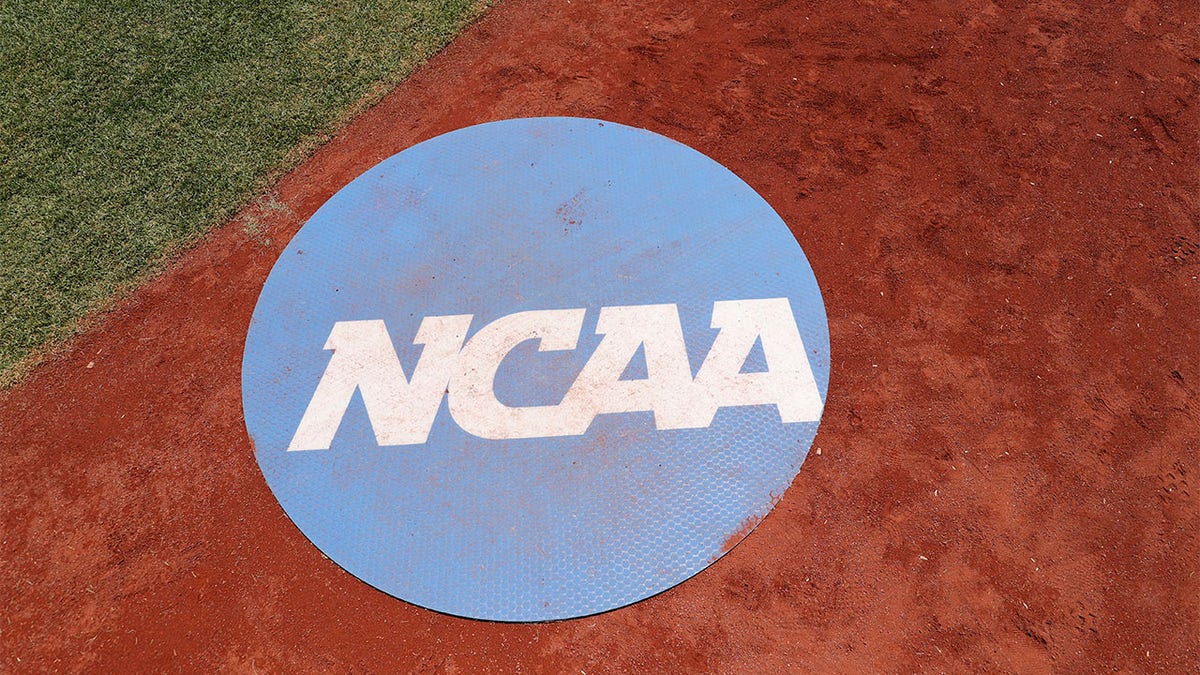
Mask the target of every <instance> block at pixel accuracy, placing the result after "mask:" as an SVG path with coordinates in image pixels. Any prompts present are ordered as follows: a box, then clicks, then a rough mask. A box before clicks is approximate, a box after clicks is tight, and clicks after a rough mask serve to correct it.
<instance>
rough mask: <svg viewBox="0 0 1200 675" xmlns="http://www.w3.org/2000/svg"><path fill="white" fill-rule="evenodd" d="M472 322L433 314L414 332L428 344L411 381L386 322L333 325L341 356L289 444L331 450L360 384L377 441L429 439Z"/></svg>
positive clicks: (333, 342) (330, 345) (332, 345)
mask: <svg viewBox="0 0 1200 675" xmlns="http://www.w3.org/2000/svg"><path fill="white" fill-rule="evenodd" d="M470 326H471V315H470V314H465V315H459V316H427V317H425V319H424V320H422V321H421V326H420V327H419V328H418V329H417V335H416V338H414V339H413V344H417V345H425V347H424V348H423V349H422V350H421V357H420V359H418V360H417V366H416V367H415V368H413V376H412V380H411V381H410V380H408V379H407V378H406V377H405V376H404V368H402V367H401V366H400V359H399V357H397V356H396V348H395V347H394V346H392V339H391V337H390V336H388V332H387V327H386V326H384V323H383V322H382V321H379V320H372V321H338V322H337V323H335V324H333V330H331V331H330V332H329V339H328V340H327V341H326V342H325V349H331V350H333V356H332V357H331V358H330V359H329V365H328V366H326V367H325V374H324V375H322V376H321V381H320V382H319V383H318V384H317V390H316V392H315V393H314V394H313V397H312V400H311V401H309V403H308V408H307V409H306V410H305V411H304V417H302V418H301V419H300V426H299V427H298V428H297V429H296V434H295V436H293V437H292V442H291V444H289V445H288V450H328V449H329V445H330V444H331V443H332V442H333V436H334V434H336V433H337V428H338V426H340V425H341V423H342V417H343V416H345V414H346V407H347V406H349V405H350V399H351V397H352V396H354V390H355V389H358V390H359V391H361V392H362V398H363V404H364V405H365V406H366V408H367V418H368V419H369V420H370V422H371V428H372V429H373V430H374V431H375V442H377V443H378V444H379V445H411V444H414V443H424V442H425V441H426V439H428V438H429V430H430V429H431V428H433V418H434V417H435V416H436V415H437V410H438V406H440V405H441V403H442V396H443V394H444V393H445V391H446V385H447V383H449V381H450V376H451V374H452V373H453V370H454V364H455V361H456V360H457V358H458V353H459V350H460V349H461V347H462V343H463V340H464V339H465V338H466V336H467V329H468V328H469V327H470Z"/></svg>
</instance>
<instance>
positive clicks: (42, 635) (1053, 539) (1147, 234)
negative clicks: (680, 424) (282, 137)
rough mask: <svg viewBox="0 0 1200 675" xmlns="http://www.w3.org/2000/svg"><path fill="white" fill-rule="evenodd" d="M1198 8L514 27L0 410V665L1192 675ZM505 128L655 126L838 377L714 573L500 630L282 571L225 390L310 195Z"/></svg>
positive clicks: (815, 14)
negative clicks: (717, 196)
mask: <svg viewBox="0 0 1200 675" xmlns="http://www.w3.org/2000/svg"><path fill="white" fill-rule="evenodd" d="M1198 11H1200V5H1197V4H1195V3H1182V2H1180V3H1155V2H1151V1H1148V0H1134V1H1133V2H1132V3H1113V4H1100V3H1096V4H1090V3H1070V2H1060V1H1056V0H1043V1H1034V2H1028V3H1015V2H1005V3H1000V4H993V3H992V2H988V1H986V0H983V1H979V0H975V1H967V2H939V3H930V4H922V5H921V6H920V8H914V7H910V6H909V5H908V4H907V3H899V2H889V1H886V0H881V1H877V2H871V1H867V2H857V3H841V2H829V3H787V2H779V1H778V0H737V1H736V2H712V1H705V0H702V1H700V2H692V1H689V2H677V1H675V0H656V1H654V2H648V3H643V2H630V1H628V0H601V1H598V2H583V1H582V0H574V1H568V0H559V1H556V2H536V1H534V0H504V2H502V3H501V4H499V5H498V6H496V7H495V8H494V9H492V10H491V11H490V13H489V14H487V15H486V17H485V18H484V19H482V20H481V21H480V22H478V23H477V24H476V25H474V26H473V27H471V28H470V29H469V30H468V31H467V32H466V33H465V34H464V35H463V36H462V37H461V38H460V39H459V40H457V41H456V42H454V43H453V44H452V45H451V46H450V47H449V48H448V49H447V50H445V51H444V52H443V53H442V54H440V55H439V56H438V57H436V58H435V59H434V60H433V61H432V62H431V63H430V64H429V65H428V66H426V67H425V68H423V69H422V70H420V71H419V72H418V73H417V74H416V75H414V76H413V77H411V78H410V79H409V80H408V81H406V82H405V83H404V84H403V85H401V86H400V87H399V88H398V89H397V90H396V91H395V92H393V93H392V94H390V95H389V96H388V97H387V98H386V99H385V100H384V101H383V102H382V103H381V104H380V105H378V106H377V107H375V108H373V109H371V110H370V111H368V112H367V113H365V114H363V115H362V116H361V117H359V118H358V119H356V120H355V121H354V122H353V123H352V124H351V125H350V126H349V128H347V129H346V130H345V131H344V133H341V134H340V135H339V136H338V137H337V138H336V140H334V141H333V142H331V143H330V144H328V145H327V146H326V147H324V148H323V149H322V150H320V151H319V152H318V153H317V154H316V155H315V156H314V157H313V158H312V159H311V160H310V161H308V162H306V163H305V164H303V165H302V166H301V167H300V168H298V169H297V170H296V171H294V172H293V173H291V174H290V175H288V176H286V177H285V178H284V179H283V180H282V182H281V183H279V185H278V186H277V189H276V190H275V191H274V192H273V194H272V195H270V198H265V199H264V200H262V201H261V202H260V204H259V205H257V206H255V207H252V208H250V209H248V210H247V211H246V212H245V213H243V214H241V215H240V216H239V217H238V218H237V219H235V220H234V221H233V222H231V223H230V224H229V225H228V226H226V227H223V228H221V229H220V230H218V231H216V232H215V233H214V234H213V235H212V236H211V237H209V238H208V239H207V240H206V241H205V242H204V243H203V244H202V245H201V246H199V247H198V248H196V249H195V250H193V251H191V252H190V253H189V254H187V255H186V256H184V258H183V259H182V260H180V261H179V262H178V264H177V265H175V266H174V267H173V268H172V269H171V270H169V271H168V272H167V273H165V274H163V275H162V276H161V277H160V278H158V279H156V280H154V281H153V282H152V283H150V284H149V285H148V286H146V287H145V288H144V289H142V290H141V291H139V292H137V293H136V294H134V295H133V296H132V297H130V298H128V299H127V300H126V301H123V302H121V303H120V305H119V307H118V308H117V309H116V310H115V311H113V312H112V313H111V314H110V315H109V316H107V317H106V318H105V319H104V320H103V321H102V322H101V324H100V325H99V327H98V328H96V329H95V330H92V331H91V332H89V333H87V334H85V335H83V336H81V337H80V338H79V339H77V340H76V341H75V342H74V343H73V344H72V345H71V346H70V347H69V348H68V349H67V350H65V352H63V353H62V354H61V355H59V356H57V357H55V358H53V359H51V360H50V361H49V362H47V363H45V364H44V365H42V366H41V367H40V368H38V369H37V370H36V371H35V372H34V373H33V374H32V376H31V377H29V378H28V379H27V380H26V381H25V382H24V383H23V384H22V385H21V386H19V387H17V388H15V389H12V390H10V391H8V392H6V393H5V394H3V395H0V439H2V440H0V445H2V452H0V499H2V503H3V508H4V514H3V532H2V536H0V563H2V564H0V589H2V591H0V603H2V609H3V612H2V613H3V618H2V619H0V622H2V624H0V631H2V633H0V668H2V669H4V670H7V671H10V672H19V671H24V670H64V671H74V670H127V671H128V670H141V671H162V670H177V669H178V670H188V671H193V670H203V671H208V670H213V669H218V668H220V669H225V668H228V669H232V670H244V671H253V670H258V671H264V670H266V671H280V670H285V671H310V670H311V671H375V670H380V671H408V670H416V671H426V670H427V671H445V672H455V671H458V672H477V671H480V670H505V671H517V670H523V671H531V670H533V671H538V670H554V671H564V672H580V671H586V672H588V673H592V672H605V671H658V670H669V671H685V672H697V671H718V672H754V673H761V672H782V671H797V670H803V671H842V672H915V671H924V672H936V671H959V672H962V671H983V670H986V671H1008V672H1045V671H1058V672H1093V671H1108V670H1120V671H1132V672H1197V671H1200V647H1198V643H1200V461H1198V457H1200V313H1198V312H1197V307H1198V306H1200V281H1198V279H1197V277H1198V276H1200V197H1198V195H1200V187H1198V184H1197V183H1198V170H1197V162H1198V157H1200V153H1198V147H1200V146H1198V142H1200V124H1198V116H1197V107H1196V102H1197V100H1198V97H1197V94H1198V90H1200V85H1198V82H1200V44H1198V41H1197V34H1198V28H1200V20H1198V18H1200V17H1198V16H1197V14H1198ZM531 115H574V116H586V117H599V118H603V119H607V120H612V121H615V122H621V123H624V124H629V125H633V126H638V127H644V128H647V129H650V130H653V131H656V132H659V133H662V134H665V135H667V136H669V137H672V138H674V139H677V140H679V141H681V142H683V143H686V144H688V145H690V146H692V147H694V148H696V149H698V150H700V151H701V152H704V153H705V154H707V155H709V156H710V157H712V158H714V159H715V160H717V161H718V162H721V163H722V164H724V165H725V166H727V167H729V168H730V169H731V170H733V171H734V172H735V173H737V174H738V175H739V176H741V177H742V178H743V179H744V180H746V181H747V182H748V183H749V184H750V185H751V186H752V187H754V188H755V189H756V190H758V191H759V192H760V193H761V194H762V195H763V196H764V197H765V198H766V199H767V201H769V202H770V203H771V204H772V205H773V206H774V207H775V209H776V210H777V211H778V212H779V213H780V215H781V216H782V217H783V219H784V220H785V221H786V222H787V223H789V225H790V226H791V228H792V230H793V231H794V233H795V235H796V237H797V238H798V239H799V241H800V244H801V245H802V246H803V248H804V250H805V251H806V253H807V254H808V257H809V260H810V261H811V263H812V265H813V268H814V271H815V272H816V275H817V279H818V280H819V281H820V283H821V286H822V290H823V292H824V296H825V301H826V304H827V309H828V313H829V321H830V331H831V346H832V351H833V369H832V375H831V382H830V389H829V392H830V393H829V398H828V403H827V407H826V410H825V416H824V420H823V423H822V426H821V430H820V433H819V435H818V437H817V441H816V446H817V447H818V448H820V450H819V452H818V450H817V449H816V448H814V450H813V452H812V453H811V454H810V455H809V458H808V461H807V462H806V463H805V465H804V468H803V469H802V470H801V472H800V475H799V476H798V478H797V479H796V481H795V483H794V484H793V485H792V487H791V489H790V490H789V491H788V492H787V494H786V495H785V496H784V497H783V499H782V501H781V502H780V503H779V504H778V505H777V506H776V508H775V510H774V511H773V513H772V514H771V515H769V516H768V517H767V518H766V519H765V520H764V521H763V522H762V523H761V524H760V525H759V527H758V528H757V529H756V530H755V531H754V533H753V534H751V535H750V536H749V537H748V538H747V539H746V540H745V541H744V542H743V543H742V544H741V545H739V546H738V547H737V548H736V549H734V550H733V551H731V552H730V553H729V554H728V555H727V556H725V557H724V558H723V559H721V560H720V561H719V562H717V563H716V564H715V565H713V566H712V567H710V568H708V569H707V570H706V571H704V572H703V573H701V574H700V575H698V576H697V577H695V578H693V579H691V580H690V581H688V582H686V583H684V584H682V585H680V586H678V587H676V588H674V589H672V590H670V591H667V592H665V593H663V594H661V595H658V596H656V597H653V598H651V599H649V600H646V601H644V602H641V603H639V604H636V605H634V606H631V607H629V608H626V609H622V610H618V611H614V612H609V613H607V614H602V615H599V616H594V617H590V618H585V619H577V620H570V621H563V622H557V623H549V624H526V625H519V624H518V625H512V624H493V623H487V622H480V621H471V620H466V619H458V618H453V617H448V616H443V615H440V614H437V613H434V612H430V611H427V610H424V609H420V608H418V607H414V606H411V605H409V604H407V603H404V602H402V601H399V600H396V599H393V598H391V597H388V596H387V595H385V594H383V593H381V592H379V591H376V590H374V589H373V588H371V587H369V586H367V585H365V584H363V583H361V582H359V581H357V580H356V579H354V578H353V577H351V576H350V575H349V574H347V573H346V572H344V571H342V570H341V569H340V568H339V567H338V566H337V565H336V564H334V563H333V562H332V561H330V560H328V559H326V558H324V557H323V556H322V555H321V553H320V552H319V551H317V549H316V548H314V547H313V546H312V545H311V544H309V542H308V541H307V540H306V539H305V538H304V537H303V536H302V535H301V534H300V533H299V531H298V530H297V529H296V528H295V527H294V526H293V525H292V524H291V522H290V521H289V520H288V518H287V516H286V515H285V514H284V513H283V511H282V510H281V509H280V507H279V505H278V504H277V502H276V501H275V499H274V498H273V496H272V495H271V493H270V491H269V490H268V488H267V486H266V484H265V483H264V481H263V478H262V476H261V474H260V473H259V470H258V467H257V465H256V463H255V460H254V455H253V450H252V448H251V446H250V443H249V441H248V439H247V436H246V430H245V427H244V425H243V421H242V413H241V386H240V363H241V356H242V344H243V340H244V338H245V335H246V329H247V326H248V323H249V320H250V314H251V311H252V309H253V307H254V302H255V299H256V297H257V295H258V292H259V290H260V289H261V288H262V285H263V282H264V280H265V278H266V275H267V273H268V272H269V270H270V268H271V265H272V263H273V261H274V260H275V258H276V256H277V255H278V254H279V252H280V251H281V250H282V248H283V246H284V245H285V243H286V242H287V240H288V239H289V237H290V236H291V235H292V234H293V233H295V231H296V230H297V229H298V228H299V227H300V226H301V225H302V224H303V222H304V221H305V219H306V218H307V217H308V216H309V215H311V214H312V213H313V211H314V210H315V209H316V208H317V207H318V206H319V205H320V204H321V203H323V202H324V201H325V200H326V199H328V198H329V197H330V196H331V195H332V194H333V193H334V192H335V191H337V190H338V189H339V188H340V187H341V186H343V185H344V184H346V183H347V182H349V181H350V180H351V179H353V178H354V177H355V176H357V175H358V174H360V173H361V172H363V171H364V170H366V169H367V168H369V167H370V166H372V165H374V164H375V163H377V162H379V161H380V160H382V159H384V158H386V157H388V156H390V155H392V154H394V153H396V152H399V151H401V150H403V149H404V148H406V147H409V146H411V145H413V144H414V143H416V142H419V141H422V140H425V139H428V138H430V137H432V136H435V135H437V134H441V133H444V132H447V131H450V130H453V129H456V128H458V127H462V126H466V125H469V124H474V123H479V122H485V121H490V120H496V119H502V118H508V117H519V116H531ZM275 201H277V202H278V205H282V206H281V207H280V206H278V205H276V204H275Z"/></svg>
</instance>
